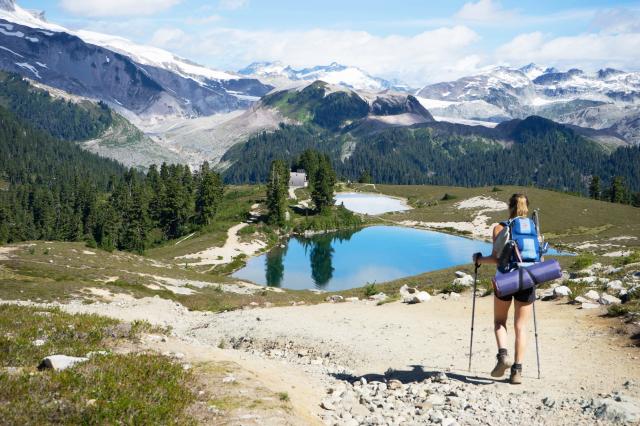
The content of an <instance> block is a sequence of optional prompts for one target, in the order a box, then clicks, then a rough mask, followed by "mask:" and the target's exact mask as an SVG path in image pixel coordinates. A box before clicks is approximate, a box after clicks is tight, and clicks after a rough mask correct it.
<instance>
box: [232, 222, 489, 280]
mask: <svg viewBox="0 0 640 426" xmlns="http://www.w3.org/2000/svg"><path fill="white" fill-rule="evenodd" d="M479 251H480V252H483V253H485V254H489V253H490V252H491V244H489V243H486V242H482V241H476V240H471V239H468V238H463V237H457V236H454V235H449V234H443V233H440V232H432V231H424V230H418V229H411V228H404V227H398V226H372V227H368V228H364V229H360V230H357V231H349V232H339V233H333V234H323V235H316V236H313V237H311V238H301V237H295V238H292V239H290V240H289V242H288V243H287V244H286V245H285V247H284V248H282V247H278V248H275V249H273V250H271V251H270V252H269V253H266V254H263V255H261V256H258V257H254V258H251V259H250V260H249V261H248V263H247V266H246V267H244V268H243V269H241V270H239V271H237V272H236V273H235V274H234V275H233V276H234V277H236V278H240V279H243V280H249V281H252V282H254V283H256V284H262V285H268V286H274V287H283V288H289V289H299V290H302V289H321V290H327V291H337V290H345V289H349V288H354V287H362V286H363V285H365V284H367V283H370V282H378V283H381V282H385V281H389V280H394V279H397V278H402V277H407V276H411V275H417V274H420V273H423V272H428V271H434V270H437V269H442V268H448V267H451V266H455V265H462V264H468V263H471V255H472V254H473V253H475V252H479Z"/></svg>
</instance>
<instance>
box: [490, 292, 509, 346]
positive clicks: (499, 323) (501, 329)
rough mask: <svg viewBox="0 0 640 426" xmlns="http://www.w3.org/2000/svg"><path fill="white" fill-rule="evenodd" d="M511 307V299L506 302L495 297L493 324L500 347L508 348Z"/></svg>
mask: <svg viewBox="0 0 640 426" xmlns="http://www.w3.org/2000/svg"><path fill="white" fill-rule="evenodd" d="M510 307H511V300H509V301H508V302H505V301H504V300H500V299H498V298H497V297H495V296H494V297H493V326H494V331H495V333H496V343H497V344H498V349H506V348H507V344H508V343H507V318H508V316H509V308H510Z"/></svg>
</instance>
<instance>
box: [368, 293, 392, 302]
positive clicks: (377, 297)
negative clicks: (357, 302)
mask: <svg viewBox="0 0 640 426" xmlns="http://www.w3.org/2000/svg"><path fill="white" fill-rule="evenodd" d="M387 298H388V297H387V295H386V294H384V293H382V292H381V293H378V294H374V295H373V296H369V300H373V301H375V302H384V301H385V300H387Z"/></svg>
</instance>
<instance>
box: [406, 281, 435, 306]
mask: <svg viewBox="0 0 640 426" xmlns="http://www.w3.org/2000/svg"><path fill="white" fill-rule="evenodd" d="M400 298H401V299H402V301H403V302H404V303H409V304H413V303H421V302H428V301H429V300H431V295H430V294H429V293H427V292H426V291H418V289H417V288H412V287H409V286H407V285H403V286H402V287H401V288H400Z"/></svg>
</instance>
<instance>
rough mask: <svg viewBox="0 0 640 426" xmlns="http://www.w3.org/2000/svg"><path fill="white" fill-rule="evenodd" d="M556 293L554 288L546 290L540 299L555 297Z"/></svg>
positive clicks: (545, 299)
mask: <svg viewBox="0 0 640 426" xmlns="http://www.w3.org/2000/svg"><path fill="white" fill-rule="evenodd" d="M555 298H556V294H555V292H554V291H553V290H545V291H543V292H542V293H541V294H540V299H542V300H544V301H547V300H551V299H555Z"/></svg>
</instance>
